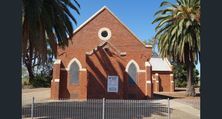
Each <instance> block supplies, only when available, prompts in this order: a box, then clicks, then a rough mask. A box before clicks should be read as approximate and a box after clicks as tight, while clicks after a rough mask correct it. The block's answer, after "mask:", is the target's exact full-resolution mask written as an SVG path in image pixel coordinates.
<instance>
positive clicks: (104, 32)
mask: <svg viewBox="0 0 222 119" xmlns="http://www.w3.org/2000/svg"><path fill="white" fill-rule="evenodd" d="M111 36H112V33H111V30H110V29H109V28H106V27H103V28H101V29H99V31H98V37H99V38H100V39H101V40H104V41H107V40H109V39H110V38H111Z"/></svg>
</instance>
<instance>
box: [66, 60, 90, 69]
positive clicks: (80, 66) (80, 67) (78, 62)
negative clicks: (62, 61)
mask: <svg viewBox="0 0 222 119" xmlns="http://www.w3.org/2000/svg"><path fill="white" fill-rule="evenodd" d="M73 62H76V63H77V64H78V65H79V71H86V69H85V68H82V65H81V63H80V61H79V60H78V59H77V58H75V57H74V58H73V59H72V60H71V61H70V62H69V64H68V66H67V68H66V70H67V71H69V70H70V66H71V65H72V63H73Z"/></svg>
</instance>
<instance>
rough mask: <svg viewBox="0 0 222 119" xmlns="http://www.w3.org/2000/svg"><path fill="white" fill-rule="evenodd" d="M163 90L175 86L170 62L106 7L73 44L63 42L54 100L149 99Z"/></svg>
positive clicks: (79, 31) (76, 34)
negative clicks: (154, 52)
mask: <svg viewBox="0 0 222 119" xmlns="http://www.w3.org/2000/svg"><path fill="white" fill-rule="evenodd" d="M160 91H166V92H171V91H174V79H173V75H172V67H171V65H170V63H169V62H168V60H167V59H162V58H159V57H152V46H149V45H144V44H143V43H142V42H141V41H140V40H139V39H138V38H137V37H136V36H135V35H134V34H133V33H132V32H131V31H130V30H129V29H128V28H127V26H125V25H124V24H123V23H122V22H121V21H120V20H119V19H118V18H117V17H116V16H115V15H114V14H113V13H112V12H111V11H110V10H109V9H108V8H106V7H103V8H102V9H101V10H99V11H98V12H97V13H95V14H94V15H93V16H92V17H91V18H89V19H88V20H87V21H86V22H85V23H83V24H82V25H81V26H80V27H79V28H77V29H76V30H75V31H74V33H73V36H72V37H71V40H70V42H69V46H68V47H66V48H64V49H63V48H60V47H58V50H57V59H56V61H55V63H54V65H53V79H52V82H51V98H52V99H59V98H68V99H69V98H71V99H98V98H107V99H147V98H152V97H153V92H160Z"/></svg>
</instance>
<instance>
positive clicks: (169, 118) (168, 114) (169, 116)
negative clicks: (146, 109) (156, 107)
mask: <svg viewBox="0 0 222 119" xmlns="http://www.w3.org/2000/svg"><path fill="white" fill-rule="evenodd" d="M168 119H170V98H168Z"/></svg>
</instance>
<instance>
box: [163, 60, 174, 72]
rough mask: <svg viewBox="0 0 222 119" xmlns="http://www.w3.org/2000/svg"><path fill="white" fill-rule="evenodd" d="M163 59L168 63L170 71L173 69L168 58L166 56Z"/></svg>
mask: <svg viewBox="0 0 222 119" xmlns="http://www.w3.org/2000/svg"><path fill="white" fill-rule="evenodd" d="M164 61H166V62H167V64H168V65H169V67H170V71H172V70H173V69H172V66H173V65H171V64H170V62H169V60H168V59H167V58H164Z"/></svg>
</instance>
